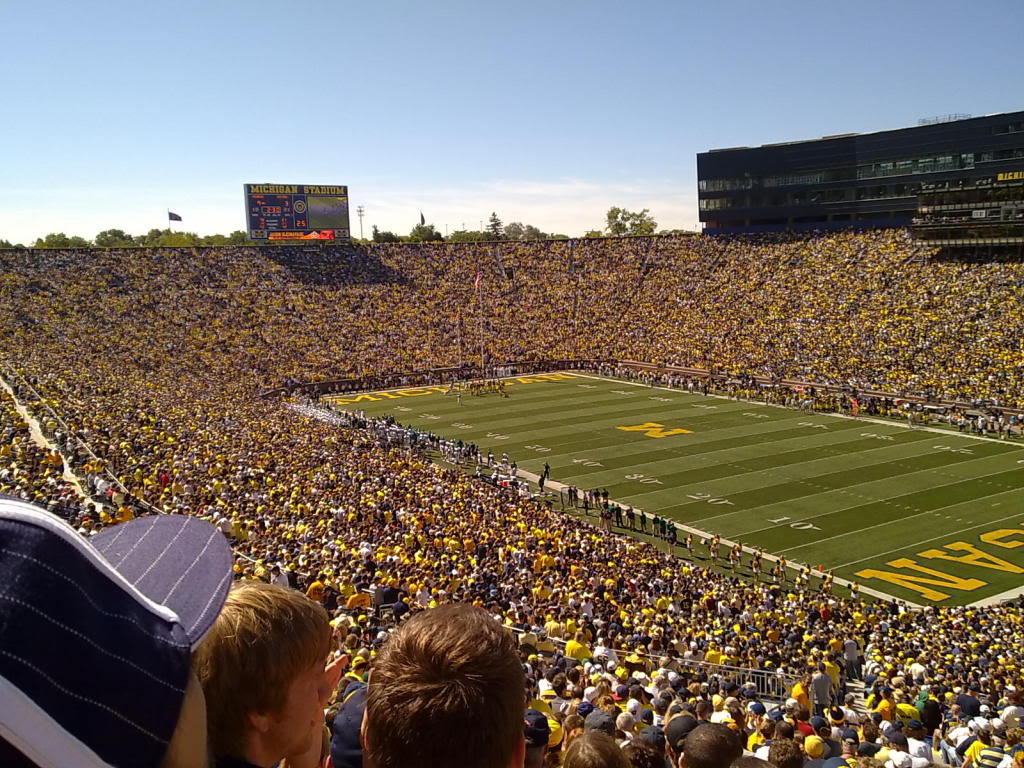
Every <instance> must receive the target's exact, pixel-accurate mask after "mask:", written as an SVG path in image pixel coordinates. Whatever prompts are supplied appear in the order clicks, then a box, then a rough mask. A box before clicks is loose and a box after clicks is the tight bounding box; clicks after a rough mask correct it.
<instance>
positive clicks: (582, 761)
mask: <svg viewBox="0 0 1024 768" xmlns="http://www.w3.org/2000/svg"><path fill="white" fill-rule="evenodd" d="M562 768H630V765H629V760H628V759H627V758H626V755H625V753H623V751H622V749H620V748H619V745H618V744H616V743H615V741H614V740H613V739H612V737H611V736H609V735H608V734H607V733H605V732H604V731H587V732H586V733H584V734H583V735H582V736H580V737H579V738H578V739H576V740H575V741H574V742H573V743H572V746H570V747H569V749H568V750H567V751H566V753H565V757H563V758H562Z"/></svg>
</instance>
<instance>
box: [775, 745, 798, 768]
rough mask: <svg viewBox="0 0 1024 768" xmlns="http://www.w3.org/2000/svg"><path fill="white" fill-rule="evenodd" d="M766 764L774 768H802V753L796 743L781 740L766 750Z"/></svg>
mask: <svg viewBox="0 0 1024 768" xmlns="http://www.w3.org/2000/svg"><path fill="white" fill-rule="evenodd" d="M768 762H769V763H771V764H772V765H773V766H775V768H802V767H803V764H804V751H803V749H801V748H800V745H799V744H797V743H796V741H793V740H790V739H781V740H779V741H776V742H775V743H774V744H772V745H771V746H770V747H769V748H768Z"/></svg>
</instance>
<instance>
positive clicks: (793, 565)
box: [516, 469, 924, 608]
mask: <svg viewBox="0 0 1024 768" xmlns="http://www.w3.org/2000/svg"><path fill="white" fill-rule="evenodd" d="M516 475H517V477H521V478H523V479H525V480H529V481H531V482H533V483H534V484H536V482H537V480H539V479H540V476H539V475H536V474H534V473H533V472H527V471H526V470H523V469H520V470H518V472H517V473H516ZM544 487H545V488H550V489H552V490H556V491H559V492H561V491H565V490H566V489H568V488H569V486H568V485H566V484H565V483H560V482H558V481H555V480H548V481H547V482H545V483H544ZM608 501H609V503H612V504H618V505H619V506H626V505H625V504H624V503H623V502H618V501H616V500H615V499H609V500H608ZM633 511H634V512H636V513H638V514H640V515H643V516H644V517H650V516H649V515H648V514H647V513H646V512H644V511H643V510H642V509H637V508H636V507H633ZM673 522H675V524H676V526H677V527H678V528H682V529H683V530H684V531H687V532H689V533H692V534H693V535H694V536H699V537H700V538H702V539H711V538H714V536H715V534H713V533H710V532H708V531H703V530H701V529H700V528H694V527H693V526H691V525H686V524H685V523H680V522H678V521H673ZM621 535H623V536H625V535H628V534H626V533H625V532H623V533H622V534H621ZM721 542H722V544H723V545H724V546H725V547H727V548H732V547H734V546H736V542H735V541H732V540H730V539H726V538H724V537H723V538H721ZM740 547H741V549H742V550H743V551H744V552H746V553H747V554H748V555H752V554H754V552H755V551H756V550H755V549H754V548H753V547H747V546H743V545H740ZM763 554H764V558H765V559H766V560H772V561H774V562H778V560H779V558H778V557H776V556H775V555H773V554H771V553H770V552H764V553H763ZM684 559H685V558H684ZM786 566H787V568H789V569H790V570H793V571H797V572H799V571H800V569H801V568H807V569H808V570H809V571H811V572H813V573H817V571H814V569H813V568H811V566H810V565H807V564H805V563H798V562H796V561H792V560H789V561H787V563H786ZM835 583H836V584H839V585H841V586H844V587H846V588H847V589H849V588H850V586H851V585H852V584H853V582H851V581H848V580H847V579H844V578H842V577H840V576H836V577H835ZM860 591H861V592H862V593H863V594H866V595H871V596H872V597H877V598H879V599H882V600H889V601H893V600H897V601H900V602H902V603H904V604H905V605H909V606H910V607H912V608H923V607H924V606H923V605H921V604H920V603H914V602H911V601H910V600H901V599H900V598H898V597H896V596H895V595H890V594H888V593H887V592H880V591H878V590H876V589H871V588H870V587H865V586H863V585H861V587H860Z"/></svg>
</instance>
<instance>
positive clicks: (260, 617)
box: [193, 581, 341, 766]
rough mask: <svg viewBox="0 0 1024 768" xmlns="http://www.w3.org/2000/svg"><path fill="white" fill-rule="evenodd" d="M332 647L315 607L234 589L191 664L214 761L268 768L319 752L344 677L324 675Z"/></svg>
mask: <svg viewBox="0 0 1024 768" xmlns="http://www.w3.org/2000/svg"><path fill="white" fill-rule="evenodd" d="M330 643H331V627H330V624H328V620H327V613H326V612H325V611H324V609H323V607H321V606H320V605H319V604H318V603H315V602H313V601H312V600H310V599H309V598H307V597H306V596H305V595H303V594H302V593H301V592H298V591H296V590H293V589H289V588H287V587H281V586H277V585H274V584H265V583H263V582H258V581H241V582H236V583H235V585H234V587H233V588H232V590H231V592H230V593H229V594H228V598H227V601H226V602H225V604H224V608H223V610H222V611H221V613H220V615H219V616H218V617H217V621H216V622H214V625H213V628H212V629H211V630H210V633H209V634H208V635H207V637H206V639H205V640H204V642H203V644H202V645H201V646H200V647H199V650H198V652H197V653H196V655H195V659H194V663H193V668H194V669H195V672H196V676H197V677H198V678H199V682H200V683H202V686H203V692H204V693H205V694H206V715H207V717H206V719H207V724H208V727H209V741H210V750H211V752H212V754H213V756H214V758H217V759H219V760H224V759H234V760H244V761H246V762H248V763H251V764H253V765H257V766H272V765H275V764H276V763H278V762H279V761H281V760H282V759H283V758H292V759H296V758H298V757H300V756H305V755H307V754H308V752H309V750H311V749H317V748H318V747H317V745H318V744H319V743H320V740H321V738H322V735H323V732H324V715H323V707H324V706H325V705H326V702H327V699H328V698H329V697H330V694H331V692H332V690H333V688H334V686H335V685H336V684H337V682H338V681H337V676H338V675H340V672H341V670H340V669H337V670H336V671H331V670H325V664H326V661H327V655H328V652H329V650H330ZM332 666H333V665H332ZM313 758H314V759H315V758H316V755H313Z"/></svg>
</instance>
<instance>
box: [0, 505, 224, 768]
mask: <svg viewBox="0 0 1024 768" xmlns="http://www.w3.org/2000/svg"><path fill="white" fill-rule="evenodd" d="M230 586H231V549H230V547H229V546H228V543H227V541H226V539H225V538H224V536H223V534H222V533H220V531H218V530H217V529H216V528H214V527H213V526H212V525H210V524H209V523H207V522H204V521H202V520H197V519H195V518H189V517H182V516H175V515H166V516H157V517H146V518H140V519H137V520H133V521H131V522H128V523H123V524H121V525H118V526H115V527H114V528H110V529H108V530H105V531H102V532H101V533H99V534H97V535H95V536H93V537H92V538H91V539H86V538H84V537H83V536H81V535H80V534H78V533H77V532H76V531H75V530H74V529H73V528H71V527H70V526H69V525H68V524H67V523H65V522H64V521H63V520H61V519H60V518H58V517H56V516H54V515H52V514H50V513H49V512H45V511H43V510H41V509H39V508H38V507H35V506H33V505H31V504H28V503H26V502H23V501H18V500H13V499H10V498H9V497H2V498H0V740H2V741H3V742H6V743H7V745H9V746H11V747H14V748H15V749H16V750H17V751H18V752H20V753H21V754H22V755H23V756H24V757H25V758H27V759H28V761H29V762H31V763H34V764H35V765H38V766H55V767H56V766H61V767H62V768H63V767H64V766H82V768H94V767H95V768H101V767H106V766H158V765H159V764H160V762H161V760H162V759H163V756H164V754H165V753H166V750H167V745H168V743H169V742H170V740H171V736H172V735H173V733H174V729H175V727H176V725H177V722H178V716H179V713H180V711H181V707H182V703H183V701H184V697H185V688H186V686H187V685H188V680H189V666H190V663H191V657H192V649H193V648H195V646H196V645H197V644H198V643H199V641H200V640H201V639H202V638H203V636H204V635H205V634H206V632H207V631H208V630H209V628H210V627H211V626H212V625H213V622H214V620H215V619H216V617H217V614H218V613H219V612H220V609H221V606H222V605H223V603H224V599H225V597H226V596H227V593H228V589H229V588H230ZM5 751H6V750H5Z"/></svg>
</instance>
